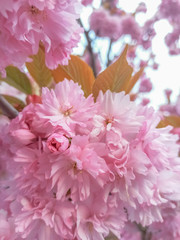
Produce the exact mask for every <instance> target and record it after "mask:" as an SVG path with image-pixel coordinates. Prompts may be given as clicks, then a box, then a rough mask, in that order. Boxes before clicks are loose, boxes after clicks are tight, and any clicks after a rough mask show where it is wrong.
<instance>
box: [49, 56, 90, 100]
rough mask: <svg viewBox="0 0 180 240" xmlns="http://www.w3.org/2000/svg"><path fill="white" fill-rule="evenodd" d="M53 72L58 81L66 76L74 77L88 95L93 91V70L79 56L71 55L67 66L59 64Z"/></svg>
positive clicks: (68, 77)
mask: <svg viewBox="0 0 180 240" xmlns="http://www.w3.org/2000/svg"><path fill="white" fill-rule="evenodd" d="M52 74H53V77H54V80H55V82H56V83H58V82H61V81H63V80H64V78H67V79H69V80H70V79H72V80H73V81H74V82H77V83H79V85H81V87H82V89H83V91H84V94H85V96H86V97H87V96H88V95H89V94H91V93H92V86H93V84H94V81H95V78H94V74H93V71H92V69H91V68H90V67H89V65H88V64H87V63H85V62H84V61H82V60H81V59H80V58H79V57H77V56H71V60H70V61H69V63H68V65H67V66H62V65H59V66H58V68H57V69H55V70H52Z"/></svg>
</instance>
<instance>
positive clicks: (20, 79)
mask: <svg viewBox="0 0 180 240" xmlns="http://www.w3.org/2000/svg"><path fill="white" fill-rule="evenodd" d="M0 80H1V81H4V82H6V83H8V84H9V85H11V86H13V87H15V88H17V89H18V90H19V91H21V92H24V93H26V94H32V87H31V83H30V80H29V78H28V77H27V76H26V74H25V73H23V72H21V71H20V70H19V69H18V68H16V67H13V66H8V67H7V68H6V78H2V77H1V76H0Z"/></svg>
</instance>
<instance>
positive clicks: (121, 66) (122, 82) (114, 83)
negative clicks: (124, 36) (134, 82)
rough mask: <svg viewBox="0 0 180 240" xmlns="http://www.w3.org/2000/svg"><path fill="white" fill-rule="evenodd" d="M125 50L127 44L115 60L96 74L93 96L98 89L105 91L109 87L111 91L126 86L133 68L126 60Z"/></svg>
mask: <svg viewBox="0 0 180 240" xmlns="http://www.w3.org/2000/svg"><path fill="white" fill-rule="evenodd" d="M127 50H128V46H126V47H125V49H124V50H123V52H122V54H121V56H120V57H119V58H118V60H117V61H116V62H114V63H113V64H111V65H110V66H109V67H108V68H107V69H105V70H104V71H103V72H102V73H100V74H99V75H98V76H97V79H96V81H95V83H94V85H93V95H94V97H95V98H96V97H97V96H98V94H99V91H100V90H102V91H103V92H106V91H107V90H108V89H110V90H111V91H112V92H120V91H123V90H126V89H127V88H128V84H129V82H130V80H131V76H132V72H133V68H132V67H131V66H130V65H129V64H128V62H127V60H126V54H127Z"/></svg>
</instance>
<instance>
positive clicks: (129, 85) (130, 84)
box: [125, 67, 145, 93]
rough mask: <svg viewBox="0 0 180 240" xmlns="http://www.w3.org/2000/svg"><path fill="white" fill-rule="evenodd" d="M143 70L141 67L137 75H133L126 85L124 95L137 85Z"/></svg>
mask: <svg viewBox="0 0 180 240" xmlns="http://www.w3.org/2000/svg"><path fill="white" fill-rule="evenodd" d="M144 68H145V67H142V68H141V69H140V70H139V71H138V72H137V73H135V74H134V76H132V78H131V80H130V81H129V83H128V86H127V88H126V89H125V92H126V93H130V92H131V90H132V89H133V87H134V85H135V84H136V83H137V81H138V80H139V78H140V77H141V75H142V73H143V72H144Z"/></svg>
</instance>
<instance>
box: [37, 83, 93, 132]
mask: <svg viewBox="0 0 180 240" xmlns="http://www.w3.org/2000/svg"><path fill="white" fill-rule="evenodd" d="M36 112H37V114H36V115H37V117H38V119H37V120H38V122H39V125H38V126H36V127H37V128H38V129H39V127H40V126H44V125H45V124H47V125H49V126H51V127H52V128H56V127H57V126H60V127H62V128H63V129H64V130H66V131H68V132H72V133H74V131H77V130H78V126H80V127H81V128H82V129H83V128H84V130H85V128H86V127H89V126H88V125H89V121H90V120H91V119H92V117H93V115H94V113H95V112H96V106H95V105H94V102H93V98H92V96H89V97H88V98H87V99H86V98H85V97H84V92H83V91H82V90H81V88H80V86H78V84H77V83H74V82H73V81H72V80H71V81H69V80H67V79H66V80H64V81H63V82H60V83H58V84H57V85H56V87H55V90H49V89H48V88H43V90H42V104H39V105H38V106H37V108H36ZM87 130H88V129H87Z"/></svg>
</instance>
